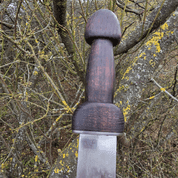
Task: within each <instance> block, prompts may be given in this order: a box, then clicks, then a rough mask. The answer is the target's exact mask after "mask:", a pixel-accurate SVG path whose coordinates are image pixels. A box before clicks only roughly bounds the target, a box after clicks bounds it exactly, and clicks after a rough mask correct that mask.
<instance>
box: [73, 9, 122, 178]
mask: <svg viewBox="0 0 178 178" xmlns="http://www.w3.org/2000/svg"><path fill="white" fill-rule="evenodd" d="M85 40H86V42H87V43H88V44H89V45H91V53H90V55H89V60H88V66H87V72H86V94H85V96H86V102H85V103H83V104H81V105H79V106H78V108H77V109H76V110H75V112H74V115H73V117H72V130H73V132H74V133H78V134H80V137H79V150H78V164H77V178H115V177H116V146H117V136H118V135H120V134H122V133H123V130H124V116H123V114H122V112H121V110H120V109H119V108H118V107H117V106H115V105H114V104H113V92H114V82H115V67H114V54H113V46H116V45H118V44H119V42H120V40H121V30H120V24H119V21H118V19H117V17H116V15H115V14H114V13H113V12H112V11H110V10H106V9H101V10H98V11H96V12H95V13H94V14H93V15H92V16H91V17H90V18H89V19H88V22H87V25H86V29H85Z"/></svg>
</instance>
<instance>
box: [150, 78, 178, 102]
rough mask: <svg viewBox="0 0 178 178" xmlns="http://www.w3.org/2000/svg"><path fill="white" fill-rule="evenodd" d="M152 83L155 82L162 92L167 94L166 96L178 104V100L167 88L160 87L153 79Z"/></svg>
mask: <svg viewBox="0 0 178 178" xmlns="http://www.w3.org/2000/svg"><path fill="white" fill-rule="evenodd" d="M151 81H152V82H154V84H156V85H157V86H158V87H159V88H160V89H161V91H162V92H165V93H166V94H168V95H169V96H170V97H171V98H172V99H174V100H175V101H177V102H178V99H177V98H175V97H174V96H172V95H171V94H170V93H169V92H168V91H167V90H166V89H165V88H163V87H162V86H161V85H159V84H158V83H157V82H156V81H155V80H154V79H153V78H151Z"/></svg>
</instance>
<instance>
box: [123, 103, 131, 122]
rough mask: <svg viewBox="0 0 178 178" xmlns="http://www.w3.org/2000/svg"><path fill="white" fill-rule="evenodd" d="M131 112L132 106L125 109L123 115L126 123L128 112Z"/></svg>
mask: <svg viewBox="0 0 178 178" xmlns="http://www.w3.org/2000/svg"><path fill="white" fill-rule="evenodd" d="M129 110H130V105H127V107H126V108H123V115H124V121H125V122H126V121H127V120H126V116H127V114H128V112H129Z"/></svg>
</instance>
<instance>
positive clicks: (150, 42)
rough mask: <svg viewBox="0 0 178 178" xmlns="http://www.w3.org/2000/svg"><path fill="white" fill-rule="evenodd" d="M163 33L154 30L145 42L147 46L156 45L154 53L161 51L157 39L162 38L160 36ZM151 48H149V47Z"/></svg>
mask: <svg viewBox="0 0 178 178" xmlns="http://www.w3.org/2000/svg"><path fill="white" fill-rule="evenodd" d="M163 35H164V32H158V31H157V32H155V33H154V34H153V37H152V38H151V39H150V40H148V41H147V42H146V45H147V46H152V45H154V46H155V47H156V53H159V52H160V51H161V47H160V44H159V40H161V39H162V37H163ZM150 49H151V48H150Z"/></svg>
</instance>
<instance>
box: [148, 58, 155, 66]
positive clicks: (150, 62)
mask: <svg viewBox="0 0 178 178" xmlns="http://www.w3.org/2000/svg"><path fill="white" fill-rule="evenodd" d="M149 64H150V65H151V66H152V67H154V66H155V65H156V63H155V62H154V61H153V59H151V60H150V61H149Z"/></svg>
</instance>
